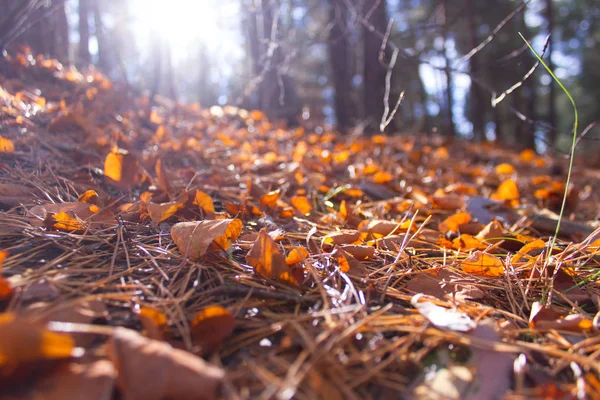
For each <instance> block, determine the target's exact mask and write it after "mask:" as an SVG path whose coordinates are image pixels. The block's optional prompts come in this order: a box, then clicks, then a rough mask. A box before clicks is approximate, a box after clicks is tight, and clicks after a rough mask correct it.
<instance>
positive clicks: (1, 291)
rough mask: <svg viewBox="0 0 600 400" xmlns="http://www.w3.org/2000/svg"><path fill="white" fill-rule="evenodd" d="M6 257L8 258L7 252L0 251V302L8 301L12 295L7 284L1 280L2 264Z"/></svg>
mask: <svg viewBox="0 0 600 400" xmlns="http://www.w3.org/2000/svg"><path fill="white" fill-rule="evenodd" d="M6 257H8V252H7V251H0V302H2V301H6V300H8V299H9V298H10V296H11V295H12V293H13V290H12V288H11V287H10V285H9V283H8V282H7V281H6V280H5V279H4V278H2V263H3V262H4V259H5V258H6Z"/></svg>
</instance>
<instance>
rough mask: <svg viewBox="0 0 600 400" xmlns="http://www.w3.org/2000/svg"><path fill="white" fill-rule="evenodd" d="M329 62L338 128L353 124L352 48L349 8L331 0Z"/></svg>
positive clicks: (341, 128)
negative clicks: (349, 39) (348, 24)
mask: <svg viewBox="0 0 600 400" xmlns="http://www.w3.org/2000/svg"><path fill="white" fill-rule="evenodd" d="M329 21H330V23H331V24H332V28H331V30H330V31H329V63H330V65H331V76H332V81H333V88H334V109H335V117H336V119H337V125H338V129H339V130H340V131H342V132H346V130H347V129H348V128H350V127H351V126H352V115H353V113H352V107H351V97H350V96H351V93H350V91H351V80H352V77H351V76H350V65H351V63H350V60H349V58H350V57H349V54H350V48H349V45H348V35H349V34H350V32H349V31H348V29H347V28H348V27H347V23H348V9H347V7H346V5H345V4H343V2H341V1H338V0H329Z"/></svg>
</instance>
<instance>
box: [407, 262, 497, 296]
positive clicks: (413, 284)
mask: <svg viewBox="0 0 600 400" xmlns="http://www.w3.org/2000/svg"><path fill="white" fill-rule="evenodd" d="M406 288H407V289H408V290H410V291H411V292H413V293H423V294H425V295H427V296H432V297H437V298H438V299H440V300H445V298H446V296H450V297H452V298H453V299H456V300H465V299H470V300H477V299H482V298H484V296H485V294H484V292H483V291H482V290H481V289H480V288H479V287H477V285H475V284H474V283H473V284H469V283H468V281H465V279H464V278H463V277H462V276H461V275H459V274H458V273H456V272H453V271H450V270H448V269H441V270H438V271H434V272H431V273H429V272H427V271H424V272H422V273H420V274H418V275H416V276H415V277H414V278H412V279H411V280H409V281H408V283H407V284H406Z"/></svg>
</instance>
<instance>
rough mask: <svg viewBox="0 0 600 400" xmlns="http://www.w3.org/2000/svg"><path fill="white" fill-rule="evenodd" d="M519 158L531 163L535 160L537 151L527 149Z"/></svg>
mask: <svg viewBox="0 0 600 400" xmlns="http://www.w3.org/2000/svg"><path fill="white" fill-rule="evenodd" d="M519 157H520V158H521V161H524V162H531V161H533V160H534V159H535V157H536V155H535V151H533V150H531V149H525V150H523V151H522V152H521V154H520V155H519Z"/></svg>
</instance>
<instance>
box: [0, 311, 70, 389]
mask: <svg viewBox="0 0 600 400" xmlns="http://www.w3.org/2000/svg"><path fill="white" fill-rule="evenodd" d="M74 354H75V341H74V340H73V338H72V337H71V336H70V335H69V334H66V333H56V332H51V331H49V330H48V329H46V328H45V327H44V324H42V323H34V322H31V321H28V320H26V319H23V318H17V317H15V315H14V314H8V313H4V314H0V382H3V383H4V384H7V383H9V382H10V383H12V384H14V383H15V382H14V381H13V380H14V379H17V378H19V377H21V378H23V377H26V376H28V375H29V374H31V373H32V372H35V371H34V370H35V369H36V368H37V367H40V366H41V365H40V363H41V362H42V361H58V360H65V359H69V358H71V357H72V356H73V355H74Z"/></svg>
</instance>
